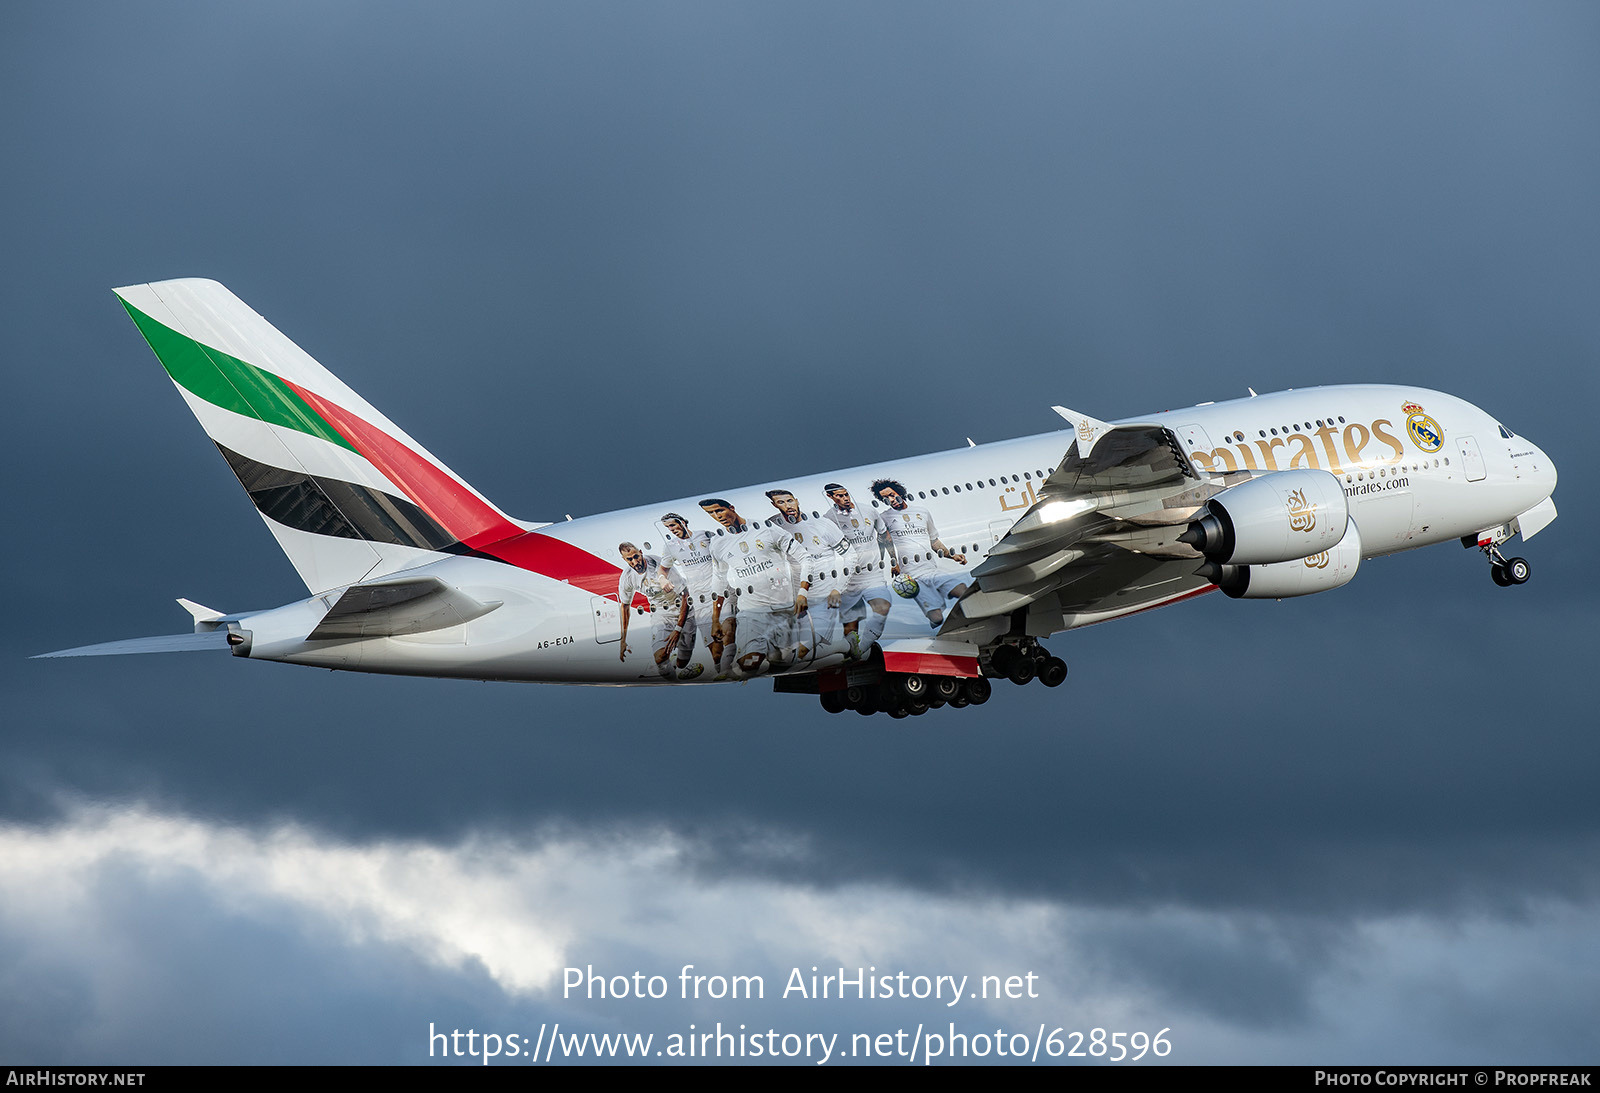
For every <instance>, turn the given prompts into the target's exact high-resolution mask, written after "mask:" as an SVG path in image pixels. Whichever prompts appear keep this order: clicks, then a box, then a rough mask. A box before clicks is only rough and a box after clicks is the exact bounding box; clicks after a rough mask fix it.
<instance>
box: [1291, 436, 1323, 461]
mask: <svg viewBox="0 0 1600 1093" xmlns="http://www.w3.org/2000/svg"><path fill="white" fill-rule="evenodd" d="M1289 439H1290V440H1293V441H1295V442H1296V443H1298V444H1299V445H1300V450H1299V451H1298V452H1295V453H1294V455H1293V456H1292V457H1290V459H1289V469H1290V470H1293V469H1294V468H1296V467H1298V466H1300V465H1301V464H1302V463H1304V464H1305V465H1306V466H1308V467H1320V466H1322V464H1321V463H1318V462H1317V448H1316V445H1314V444H1312V443H1311V438H1310V437H1308V436H1306V435H1304V434H1303V433H1291V434H1289Z"/></svg>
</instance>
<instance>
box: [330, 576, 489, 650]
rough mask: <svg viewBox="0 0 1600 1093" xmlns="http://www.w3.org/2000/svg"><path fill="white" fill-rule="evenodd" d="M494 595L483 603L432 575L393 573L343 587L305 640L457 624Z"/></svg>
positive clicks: (485, 607)
mask: <svg viewBox="0 0 1600 1093" xmlns="http://www.w3.org/2000/svg"><path fill="white" fill-rule="evenodd" d="M499 606H500V601H498V600H496V601H493V602H491V603H483V602H480V601H478V600H475V599H473V598H472V597H471V596H469V595H467V594H466V593H465V592H462V591H461V590H460V589H458V588H454V587H452V586H451V585H448V584H446V583H445V582H443V581H441V580H440V579H439V578H438V577H394V578H391V579H389V580H383V581H368V582H367V583H365V584H353V585H351V586H350V587H349V588H347V589H345V590H344V594H343V595H341V596H340V597H339V599H338V602H336V603H335V604H334V605H333V607H332V608H331V609H330V610H329V611H328V613H327V614H326V615H324V616H323V617H322V621H321V622H320V623H318V624H317V628H316V629H315V630H313V631H311V633H310V634H308V635H306V639H307V640H308V641H322V640H325V639H329V638H372V637H395V636H396V635H400V634H422V633H426V632H428V631H430V630H442V629H444V628H445V627H447V626H459V625H461V624H462V623H466V622H471V621H472V620H473V619H475V618H478V617H479V616H481V615H487V614H488V613H489V612H491V611H493V610H494V609H495V608H497V607H499Z"/></svg>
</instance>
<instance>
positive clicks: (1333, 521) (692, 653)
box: [45, 280, 1556, 717]
mask: <svg viewBox="0 0 1600 1093" xmlns="http://www.w3.org/2000/svg"><path fill="white" fill-rule="evenodd" d="M117 295H118V296H119V297H120V298H121V300H122V303H123V306H124V307H126V308H127V311H128V314H129V315H130V316H131V317H132V318H133V321H134V323H135V324H137V326H138V328H139V330H140V332H141V333H142V334H143V335H144V337H145V340H146V341H148V342H149V343H150V347H151V348H152V349H153V350H154V351H155V354H156V356H157V358H159V359H160V361H161V363H162V365H163V366H164V367H165V368H166V370H167V373H168V374H169V375H170V376H171V378H172V381H173V383H174V384H175V385H176V386H177V389H178V393H179V395H181V396H182V398H183V400H184V401H185V402H186V403H188V405H189V409H190V410H192V411H193V412H194V414H195V416H196V417H197V418H199V419H200V424H201V425H202V426H203V427H204V428H205V430H206V432H207V434H209V435H210V437H211V439H212V440H213V441H214V442H215V443H216V445H217V449H218V450H219V451H220V452H221V454H222V457H223V458H224V459H225V460H226V461H227V463H228V465H229V467H231V468H232V469H233V472H234V474H235V475H236V476H237V477H238V479H239V482H240V483H241V484H242V485H243V486H244V488H245V490H246V492H247V493H248V494H249V495H250V499H251V500H252V501H253V502H254V503H255V506H256V508H257V509H258V510H259V511H260V513H261V517H262V519H263V520H264V521H265V522H266V525H267V527H268V529H269V530H270V531H271V532H272V534H273V535H274V536H275V537H276V538H277V540H278V543H279V545H280V546H282V547H283V550H284V552H285V553H286V554H288V556H289V560H290V561H291V562H292V563H293V564H294V567H295V569H296V570H298V571H299V574H300V576H301V578H302V579H303V580H304V581H305V584H306V587H307V589H308V590H309V591H310V593H311V594H310V595H309V596H308V597H307V598H306V599H303V600H299V601H297V602H295V603H290V604H286V605H284V606H282V607H278V608H274V609H272V610H267V611H249V612H239V613H231V614H230V613H226V612H222V611H216V610H212V609H210V608H206V607H202V606H200V605H199V604H195V603H191V602H189V601H188V600H180V601H179V602H180V603H182V604H183V606H184V607H185V608H186V609H187V610H188V611H189V612H190V614H191V615H192V616H193V618H194V632H193V633H191V634H182V635H176V636H172V637H160V638H138V639H133V640H131V641H117V642H110V643H107V644H104V645H95V646H88V647H85V648H81V649H70V650H64V651H62V652H59V653H50V654H45V655H47V656H79V655H96V654H106V653H137V652H162V651H177V650H187V649H213V648H214V649H231V650H232V652H233V654H234V655H235V656H242V657H252V658H255V659H258V660H278V661H286V662H289V663H293V664H307V665H314V666H316V667H321V668H342V669H346V670H350V671H361V672H389V673H399V674H406V675H427V676H451V677H460V678H469V679H493V680H527V681H542V682H558V683H591V684H646V685H652V686H662V685H666V684H670V683H689V682H693V683H705V682H713V681H720V680H748V679H751V678H755V677H759V676H766V675H771V676H772V677H773V679H774V683H775V686H776V689H777V690H779V691H790V692H802V693H810V694H816V695H819V696H820V699H821V703H822V706H823V707H824V708H825V709H827V710H828V711H830V712H834V713H837V712H840V711H842V710H845V709H853V710H856V711H858V712H860V713H874V712H878V711H882V712H885V713H888V714H890V715H891V716H895V717H904V716H906V715H908V714H921V713H925V712H926V711H927V710H928V709H929V708H930V707H932V706H939V705H946V704H948V705H951V706H956V707H960V706H965V705H968V704H970V703H980V702H984V701H986V700H987V699H988V698H989V694H990V683H989V681H990V679H992V678H1008V679H1010V680H1012V681H1013V682H1014V683H1019V684H1025V683H1028V682H1030V681H1032V680H1035V679H1038V680H1039V681H1041V682H1043V683H1044V684H1045V685H1046V686H1057V685H1059V684H1060V683H1061V682H1062V681H1063V680H1064V679H1065V677H1066V673H1067V667H1066V664H1065V663H1064V662H1063V661H1062V660H1061V659H1060V658H1058V657H1055V656H1053V655H1051V654H1050V653H1049V652H1047V651H1046V650H1045V648H1044V646H1043V645H1042V644H1041V643H1040V642H1041V639H1043V638H1047V637H1049V636H1050V635H1052V634H1056V633H1059V632H1060V631H1063V630H1071V629H1075V628H1077V627H1080V626H1087V625H1089V624H1091V623H1096V622H1104V621H1106V620H1108V619H1115V618H1120V617H1122V616H1124V615H1130V614H1133V613H1134V612H1137V611H1145V610H1148V609H1150V608H1154V607H1162V606H1165V605H1167V604H1172V603H1177V602H1179V601H1181V600H1186V599H1189V598H1191V597H1193V596H1197V595H1200V594H1201V593H1204V592H1209V591H1212V590H1213V589H1216V588H1221V589H1222V590H1223V592H1225V593H1226V594H1227V595H1229V596H1232V597H1242V598H1247V599H1248V598H1274V599H1276V598H1282V597H1286V596H1302V595H1307V594H1309V593H1312V592H1323V591H1326V590H1328V589H1331V588H1337V587H1339V586H1340V585H1343V584H1345V583H1347V582H1348V581H1349V580H1350V579H1351V578H1352V577H1354V576H1355V573H1356V569H1357V568H1358V567H1359V566H1360V564H1361V561H1362V559H1363V558H1371V557H1374V556H1376V555H1380V554H1389V553H1393V552H1395V551H1400V550H1409V549H1412V548H1414V547H1420V546H1427V545H1429V544H1431V543H1442V542H1446V541H1449V540H1460V541H1461V542H1462V543H1463V544H1464V545H1466V546H1469V547H1471V546H1477V547H1479V548H1480V549H1482V551H1483V552H1484V554H1485V555H1486V556H1487V558H1488V560H1489V563H1490V573H1491V574H1492V575H1493V577H1494V579H1495V581H1496V582H1497V583H1499V584H1501V585H1514V584H1521V583H1522V582H1524V581H1526V580H1527V579H1528V563H1527V562H1526V561H1524V560H1523V559H1521V558H1508V557H1506V556H1505V555H1504V554H1503V553H1502V551H1501V547H1502V546H1503V545H1504V544H1505V543H1506V541H1507V540H1508V539H1510V538H1511V537H1512V536H1514V535H1517V534H1521V536H1522V537H1523V538H1524V539H1528V538H1531V537H1532V536H1533V535H1534V534H1536V533H1537V532H1538V531H1539V530H1541V529H1542V528H1544V527H1545V526H1546V525H1547V524H1549V523H1550V521H1552V520H1554V519H1555V516H1556V510H1555V505H1554V503H1553V502H1552V500H1551V494H1552V492H1553V491H1554V489H1555V485H1556V469H1555V467H1554V465H1552V463H1551V462H1550V459H1549V458H1548V457H1547V456H1546V455H1545V454H1544V452H1542V451H1540V450H1539V448H1538V447H1537V446H1536V445H1534V444H1533V443H1532V442H1530V441H1528V440H1527V439H1525V438H1523V437H1520V436H1518V435H1517V434H1515V433H1513V432H1512V431H1511V430H1510V429H1508V428H1506V427H1505V426H1504V425H1502V424H1500V423H1499V422H1497V421H1496V420H1495V419H1494V418H1492V417H1490V416H1489V415H1488V414H1486V413H1485V412H1484V411H1482V410H1480V409H1478V408H1477V407H1475V406H1472V405H1470V404H1468V403H1466V402H1463V401H1462V400H1461V399H1459V398H1456V397H1454V396H1453V395H1447V394H1443V393H1440V392H1438V391H1426V390H1421V389H1419V388H1412V387H1402V386H1385V385H1365V384H1363V385H1352V386H1342V387H1316V388H1310V389H1306V390H1297V391H1285V392H1282V393H1279V394H1271V395H1261V396H1256V395H1255V394H1254V392H1252V393H1251V397H1249V398H1243V399H1237V400H1234V401H1232V402H1219V403H1207V404H1202V405H1200V406H1195V407H1191V408H1190V409H1187V410H1171V411H1165V412H1162V413H1158V414H1153V415H1149V416H1146V417H1139V418H1130V419H1127V420H1124V421H1116V422H1105V421H1100V420H1097V419H1095V418H1093V417H1090V416H1088V415H1086V414H1081V413H1076V412H1074V411H1071V410H1068V409H1066V408H1064V407H1060V406H1057V407H1054V409H1055V410H1056V411H1057V412H1058V413H1060V414H1061V416H1062V417H1063V418H1065V419H1066V421H1067V424H1068V428H1066V429H1064V430H1062V431H1059V432H1053V433H1047V434H1044V435H1042V436H1033V437H1025V438H1022V439H1018V440H1007V441H1001V442H999V443H993V444H980V445H973V444H971V443H970V442H969V446H968V447H966V448H961V449H957V450H955V451H949V452H940V453H935V454H933V455H924V456H917V457H915V458H910V459H903V460H895V461H891V462H887V463H880V464H875V465H872V466H866V467H854V468H850V469H847V470H839V471H830V472H828V473H825V474H806V475H796V476H794V477H791V478H785V479H782V480H780V481H776V482H767V483H763V484H761V485H758V486H733V485H729V484H724V483H710V484H709V486H708V489H707V492H705V493H702V494H697V495H694V496H689V497H679V498H674V499H672V500H668V501H663V502H661V503H660V504H656V505H647V506H644V507H641V508H633V509H624V510H621V511H618V512H610V513H606V514H604V515H600V516H588V517H584V518H582V519H577V520H574V519H571V518H568V520H566V521H565V522H561V523H555V524H548V523H546V524H539V523H526V522H523V521H520V520H514V519H512V518H511V517H509V516H507V515H506V514H505V513H503V512H502V511H501V510H500V509H498V508H496V507H495V506H494V505H493V504H492V503H491V502H490V501H489V500H488V499H487V498H485V497H483V495H481V494H479V493H478V492H477V491H476V490H474V489H473V488H472V487H471V486H469V485H467V483H466V482H465V481H463V480H462V479H461V478H459V477H457V476H456V475H455V474H454V473H453V472H452V471H451V470H450V469H449V468H448V467H446V466H445V465H444V464H443V463H442V462H440V461H439V460H438V459H437V458H435V457H434V456H433V455H432V454H431V453H430V452H428V450H427V449H426V448H424V447H422V445H420V444H418V443H417V442H416V441H415V440H413V439H411V437H410V436H408V435H407V434H406V433H405V432H404V431H403V430H401V429H400V428H399V427H398V426H396V425H395V424H394V423H393V422H391V421H390V420H389V419H388V418H386V417H384V416H383V415H382V414H380V413H379V412H378V411H377V410H375V409H373V408H372V406H370V405H369V404H368V403H367V402H366V401H365V400H364V399H362V398H361V396H360V395H358V394H356V393H355V392H354V391H352V390H351V389H350V388H348V387H346V386H345V385H344V384H343V383H341V382H340V381H339V380H338V379H337V378H335V377H334V376H333V375H332V374H331V373H330V372H328V371H327V370H326V369H324V368H323V367H322V366H321V365H320V364H318V363H317V362H316V361H315V360H313V359H312V358H311V357H310V356H309V355H307V354H306V353H305V352H304V351H303V350H301V349H300V348H299V347H298V346H296V345H295V344H294V343H293V342H291V341H289V339H288V338H286V337H284V336H283V335H282V334H280V333H279V332H278V331H277V330H276V329H275V328H274V327H272V326H271V325H270V324H269V323H268V322H267V321H266V320H265V319H263V318H262V317H261V316H260V315H257V314H256V313H255V312H254V311H252V310H251V309H250V308H249V307H248V306H246V305H245V304H244V303H243V302H242V301H240V300H239V299H238V298H237V297H235V296H234V295H233V294H232V293H230V292H229V291H228V290H227V289H226V288H224V287H223V286H221V285H219V284H217V283H216V282H215V281H205V280H178V281H163V282H159V283H156V284H146V285H134V286H130V287H128V288H122V289H118V290H117Z"/></svg>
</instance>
